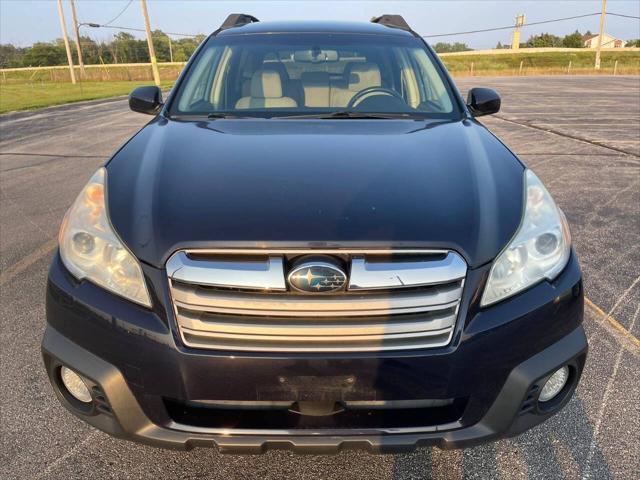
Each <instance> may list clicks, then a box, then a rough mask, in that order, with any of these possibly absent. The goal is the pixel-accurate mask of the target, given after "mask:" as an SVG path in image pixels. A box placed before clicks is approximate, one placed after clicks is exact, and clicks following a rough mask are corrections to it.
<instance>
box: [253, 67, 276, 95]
mask: <svg viewBox="0 0 640 480" xmlns="http://www.w3.org/2000/svg"><path fill="white" fill-rule="evenodd" d="M251 96H252V97H255V98H280V97H282V81H281V80H280V74H279V73H278V72H277V71H275V70H256V72H255V73H254V74H253V77H251Z"/></svg>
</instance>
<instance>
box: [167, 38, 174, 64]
mask: <svg viewBox="0 0 640 480" xmlns="http://www.w3.org/2000/svg"><path fill="white" fill-rule="evenodd" d="M167 38H168V39H169V61H170V62H171V63H173V48H172V47H171V37H170V36H169V35H167Z"/></svg>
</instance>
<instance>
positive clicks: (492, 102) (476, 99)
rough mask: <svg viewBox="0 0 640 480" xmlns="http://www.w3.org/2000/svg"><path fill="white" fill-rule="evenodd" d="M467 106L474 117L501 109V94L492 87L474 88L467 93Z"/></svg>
mask: <svg viewBox="0 0 640 480" xmlns="http://www.w3.org/2000/svg"><path fill="white" fill-rule="evenodd" d="M467 106H468V107H469V110H471V113H472V114H473V116H474V117H481V116H482V115H491V114H492V113H498V112H499V111H500V95H499V94H498V92H496V91H495V90H492V89H491V88H472V89H471V90H469V95H467Z"/></svg>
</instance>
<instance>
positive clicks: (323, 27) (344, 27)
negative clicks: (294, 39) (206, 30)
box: [218, 21, 413, 36]
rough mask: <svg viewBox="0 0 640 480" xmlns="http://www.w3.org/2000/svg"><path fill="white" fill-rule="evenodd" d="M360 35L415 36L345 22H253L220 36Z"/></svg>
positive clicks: (381, 26) (372, 25)
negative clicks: (282, 34) (255, 34)
mask: <svg viewBox="0 0 640 480" xmlns="http://www.w3.org/2000/svg"><path fill="white" fill-rule="evenodd" d="M303 32H304V33H360V34H377V35H404V36H407V35H408V36H412V35H413V34H412V33H411V32H409V31H407V30H403V29H401V28H394V27H388V26H385V25H381V24H378V23H370V22H343V21H278V22H253V23H247V24H245V25H242V26H239V27H233V28H227V29H224V30H222V31H221V32H219V33H218V35H241V34H250V33H303Z"/></svg>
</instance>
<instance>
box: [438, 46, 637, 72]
mask: <svg viewBox="0 0 640 480" xmlns="http://www.w3.org/2000/svg"><path fill="white" fill-rule="evenodd" d="M521 52H522V53H507V54H495V55H460V56H457V55H452V56H448V55H445V56H443V57H441V58H442V61H443V62H444V64H445V65H446V67H447V70H449V72H451V73H452V74H453V75H468V74H469V73H470V72H471V63H472V62H473V72H474V74H475V75H483V74H486V75H491V74H504V75H517V74H518V73H519V70H520V62H522V74H523V75H544V74H562V73H566V72H567V70H568V67H569V62H571V73H596V72H595V71H594V68H593V65H594V62H595V52H594V51H584V52H542V53H527V52H526V50H521ZM616 60H617V61H618V70H617V73H619V74H638V73H640V52H629V51H627V52H625V51H620V52H617V51H616V52H602V56H601V70H600V72H599V73H601V74H611V73H613V68H614V65H615V62H616Z"/></svg>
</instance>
